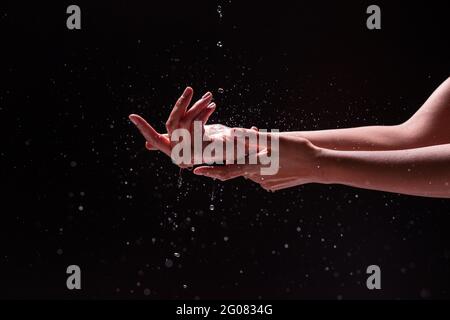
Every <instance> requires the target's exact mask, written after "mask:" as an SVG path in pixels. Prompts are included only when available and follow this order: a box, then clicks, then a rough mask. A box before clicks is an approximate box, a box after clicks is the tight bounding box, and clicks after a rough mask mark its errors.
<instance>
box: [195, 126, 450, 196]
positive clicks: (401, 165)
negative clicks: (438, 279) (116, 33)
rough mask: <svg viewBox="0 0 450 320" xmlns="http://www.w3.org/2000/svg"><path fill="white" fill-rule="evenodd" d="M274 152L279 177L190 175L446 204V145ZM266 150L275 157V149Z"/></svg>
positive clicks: (296, 145) (223, 170)
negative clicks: (343, 188) (348, 189)
mask: <svg viewBox="0 0 450 320" xmlns="http://www.w3.org/2000/svg"><path fill="white" fill-rule="evenodd" d="M243 130H245V129H243ZM254 134H256V135H258V136H261V133H254ZM274 137H277V135H275V136H274ZM275 147H276V148H278V150H277V151H278V152H277V154H279V158H278V159H279V161H278V162H277V163H276V165H277V167H278V171H276V172H275V173H274V174H271V175H262V173H261V171H260V168H261V165H258V164H245V165H238V164H230V165H225V166H218V167H217V166H216V167H214V166H213V167H211V166H202V167H198V168H196V169H195V170H194V173H195V174H199V175H205V176H208V177H211V178H217V179H220V180H229V179H233V178H237V177H240V176H244V177H246V178H249V179H251V180H253V181H254V182H256V183H258V184H260V185H261V186H262V187H263V188H265V189H267V190H272V191H276V190H281V189H285V188H290V187H293V186H297V185H301V184H305V183H324V184H343V185H348V186H353V187H357V188H363V189H371V190H380V191H387V192H398V193H404V194H409V195H418V196H424V197H442V198H450V144H441V145H436V146H429V147H422V148H415V149H406V150H387V151H341V150H331V149H326V148H319V147H317V146H315V145H313V144H312V143H311V142H310V141H308V140H306V139H304V138H299V137H292V136H281V137H280V138H279V144H278V146H276V144H275ZM269 148H270V149H271V153H273V151H274V149H273V148H272V147H269ZM264 152H266V151H265V150H262V151H261V152H260V153H264Z"/></svg>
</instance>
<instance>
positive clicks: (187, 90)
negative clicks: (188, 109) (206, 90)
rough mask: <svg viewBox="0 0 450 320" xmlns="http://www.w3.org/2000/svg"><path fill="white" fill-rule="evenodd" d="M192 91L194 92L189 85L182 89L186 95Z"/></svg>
mask: <svg viewBox="0 0 450 320" xmlns="http://www.w3.org/2000/svg"><path fill="white" fill-rule="evenodd" d="M193 92H194V89H192V87H190V86H187V87H186V89H184V92H183V96H185V97H186V96H188V95H191V94H192V93H193Z"/></svg>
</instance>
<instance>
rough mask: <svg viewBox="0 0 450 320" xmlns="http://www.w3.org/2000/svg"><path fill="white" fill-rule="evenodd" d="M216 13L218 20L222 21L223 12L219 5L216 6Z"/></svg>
mask: <svg viewBox="0 0 450 320" xmlns="http://www.w3.org/2000/svg"><path fill="white" fill-rule="evenodd" d="M217 13H218V14H219V18H220V19H222V18H223V11H222V6H221V5H218V6H217Z"/></svg>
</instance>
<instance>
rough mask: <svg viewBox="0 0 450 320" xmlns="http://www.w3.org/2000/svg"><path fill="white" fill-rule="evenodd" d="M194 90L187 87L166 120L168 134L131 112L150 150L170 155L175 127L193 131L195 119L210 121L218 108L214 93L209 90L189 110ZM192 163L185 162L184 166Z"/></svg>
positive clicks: (131, 117) (132, 119)
mask: <svg viewBox="0 0 450 320" xmlns="http://www.w3.org/2000/svg"><path fill="white" fill-rule="evenodd" d="M193 93H194V91H193V90H192V88H191V87H187V88H186V89H185V90H184V92H183V94H182V95H181V97H180V98H179V99H178V101H177V102H176V103H175V106H174V107H173V109H172V112H171V113H170V115H169V118H168V119H167V121H166V129H167V133H166V134H160V133H158V132H157V131H156V130H155V129H154V128H153V127H152V126H151V125H150V124H149V123H148V122H147V121H146V120H145V119H144V118H142V117H141V116H139V115H137V114H131V115H130V116H129V119H130V120H131V122H133V123H134V125H136V127H137V128H138V129H139V131H140V132H141V134H142V135H143V136H144V138H145V140H146V144H145V146H146V148H147V149H149V150H160V151H162V152H164V153H165V154H166V155H168V156H169V157H170V156H171V150H172V147H173V142H172V141H171V140H170V136H171V134H172V133H173V131H174V130H175V129H178V128H185V129H187V130H189V131H190V132H192V130H193V123H194V121H201V122H202V123H203V125H204V124H205V123H206V122H207V121H208V119H209V117H210V116H211V114H212V113H213V112H214V110H215V108H216V104H215V103H213V102H211V100H212V94H211V92H207V93H206V94H205V95H203V97H202V98H201V99H200V100H198V101H197V102H196V103H194V105H193V106H192V107H191V108H190V109H189V110H188V106H189V103H190V102H191V100H192V96H193ZM189 165H191V164H183V165H181V166H182V167H185V166H189Z"/></svg>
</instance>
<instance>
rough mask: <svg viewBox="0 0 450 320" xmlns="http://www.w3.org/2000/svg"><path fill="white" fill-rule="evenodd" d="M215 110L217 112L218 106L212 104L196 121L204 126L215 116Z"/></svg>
mask: <svg viewBox="0 0 450 320" xmlns="http://www.w3.org/2000/svg"><path fill="white" fill-rule="evenodd" d="M214 110H216V104H215V103H214V102H213V103H210V104H209V105H208V106H207V107H206V109H204V110H203V111H202V112H201V113H200V114H199V115H198V117H197V118H196V119H195V120H198V121H201V122H202V123H203V125H205V124H206V122H208V119H209V117H210V116H211V115H212V114H213V112H214Z"/></svg>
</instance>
